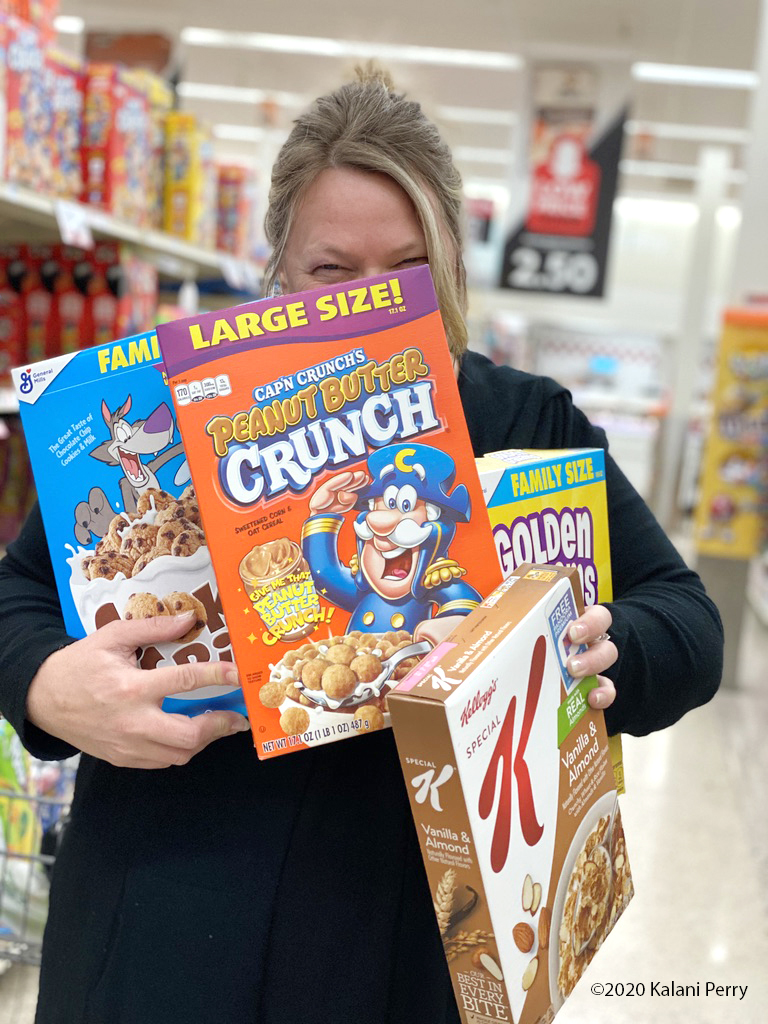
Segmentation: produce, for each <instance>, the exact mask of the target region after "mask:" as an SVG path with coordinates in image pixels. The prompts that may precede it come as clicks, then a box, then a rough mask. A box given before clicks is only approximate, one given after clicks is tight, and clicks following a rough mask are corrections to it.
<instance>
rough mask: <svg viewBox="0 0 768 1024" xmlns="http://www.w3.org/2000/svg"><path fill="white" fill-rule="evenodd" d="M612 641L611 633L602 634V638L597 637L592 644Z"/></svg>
mask: <svg viewBox="0 0 768 1024" xmlns="http://www.w3.org/2000/svg"><path fill="white" fill-rule="evenodd" d="M610 639H611V634H610V633H601V634H600V636H596V637H595V639H594V640H593V641H592V643H593V644H601V643H602V642H603V640H610Z"/></svg>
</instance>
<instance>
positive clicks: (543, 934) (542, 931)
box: [539, 907, 550, 949]
mask: <svg viewBox="0 0 768 1024" xmlns="http://www.w3.org/2000/svg"><path fill="white" fill-rule="evenodd" d="M549 922H550V913H549V908H548V907H542V908H541V913H540V914H539V949H546V948H547V946H548V945H549Z"/></svg>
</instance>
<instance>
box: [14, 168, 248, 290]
mask: <svg viewBox="0 0 768 1024" xmlns="http://www.w3.org/2000/svg"><path fill="white" fill-rule="evenodd" d="M63 205H64V206H65V207H66V209H67V210H68V212H69V214H70V215H72V214H75V216H76V217H79V218H80V220H81V222H82V224H83V225H84V226H86V227H87V228H89V229H90V231H91V232H92V234H93V235H94V236H97V237H100V238H108V239H114V240H116V241H121V242H128V243H130V244H131V245H132V246H135V247H136V249H137V250H139V251H140V252H141V254H142V256H144V257H145V258H147V259H149V260H150V261H151V262H152V263H154V265H155V266H156V267H157V269H158V271H159V272H160V273H161V274H165V275H167V276H169V277H174V278H181V279H182V280H184V279H190V278H197V277H200V276H204V275H210V274H213V275H216V276H218V277H223V278H224V279H225V280H226V281H227V282H229V283H231V284H232V286H233V287H242V285H243V283H245V284H247V285H249V286H250V288H251V290H252V291H256V290H257V289H258V282H259V278H260V274H259V270H258V268H257V267H256V265H255V264H252V263H249V262H247V261H244V260H238V259H236V258H235V257H233V256H230V255H229V254H228V253H222V252H216V251H214V250H210V249H203V248H201V247H200V246H197V245H192V244H190V243H188V242H184V241H182V240H181V239H178V238H174V237H173V236H172V235H167V234H165V233H164V232H162V231H152V230H144V229H142V228H139V227H135V226H134V225H132V224H127V223H125V222H123V221H120V220H117V219H116V218H115V217H112V216H111V215H110V214H108V213H105V212H104V211H102V210H97V209H94V208H93V207H90V206H86V205H85V204H83V203H74V202H71V201H67V202H66V203H65V204H63ZM61 211H62V202H61V201H60V200H56V199H51V198H50V197H47V196H41V195H38V194H37V193H35V192H33V191H31V190H29V189H25V188H20V187H19V186H18V185H13V184H10V183H8V182H0V226H1V227H2V234H3V236H4V238H6V239H9V240H10V239H11V238H12V237H13V228H12V227H11V225H13V224H16V225H17V228H16V230H17V232H18V236H19V237H18V240H19V241H27V240H29V238H28V237H27V236H26V235H22V232H24V230H25V228H28V227H30V226H33V227H34V228H36V229H38V230H37V235H38V238H40V231H41V230H42V233H43V235H44V236H49V237H50V236H56V238H58V237H59V235H60V230H59V216H60V214H61ZM35 240H38V239H35Z"/></svg>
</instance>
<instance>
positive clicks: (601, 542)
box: [477, 448, 624, 793]
mask: <svg viewBox="0 0 768 1024" xmlns="http://www.w3.org/2000/svg"><path fill="white" fill-rule="evenodd" d="M477 470H478V473H479V474H480V482H481V484H482V487H483V496H484V498H485V503H486V505H487V506H488V515H489V516H490V520H491V528H492V530H493V539H494V541H495V543H496V553H497V554H498V556H499V564H500V566H501V571H502V572H503V573H504V575H505V576H509V574H510V573H512V572H514V571H515V569H517V567H518V566H519V565H522V564H523V563H524V562H543V563H548V564H551V565H571V566H575V567H576V568H577V569H578V571H579V582H580V584H581V592H582V594H583V596H584V604H585V605H587V606H590V605H593V604H604V603H605V602H606V601H610V600H611V599H612V597H613V586H612V579H611V546H610V536H609V532H608V501H607V496H606V484H605V452H604V451H603V449H602V448H578V449H576V448H574V449H570V450H554V451H547V450H536V451H534V450H524V449H511V450H509V451H503V452H491V453H490V454H489V455H486V456H485V457H484V458H481V459H478V460H477ZM609 743H610V747H611V758H612V761H613V767H614V772H615V773H616V783H617V786H618V788H619V792H620V793H623V792H624V763H623V758H622V749H621V736H620V735H616V736H612V737H611V738H610V741H609Z"/></svg>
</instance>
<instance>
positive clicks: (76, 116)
mask: <svg viewBox="0 0 768 1024" xmlns="http://www.w3.org/2000/svg"><path fill="white" fill-rule="evenodd" d="M45 60H46V72H47V78H48V83H49V90H50V93H51V105H52V118H53V135H52V139H53V174H52V181H51V185H52V192H53V194H54V195H55V196H59V197H60V198H63V199H79V198H80V195H81V193H82V191H83V166H82V155H81V152H80V146H81V139H82V134H83V110H84V107H85V70H84V68H83V64H82V62H81V61H79V60H77V59H76V58H75V57H72V56H70V55H69V54H65V53H59V52H56V51H48V52H47V53H46V57H45Z"/></svg>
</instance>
